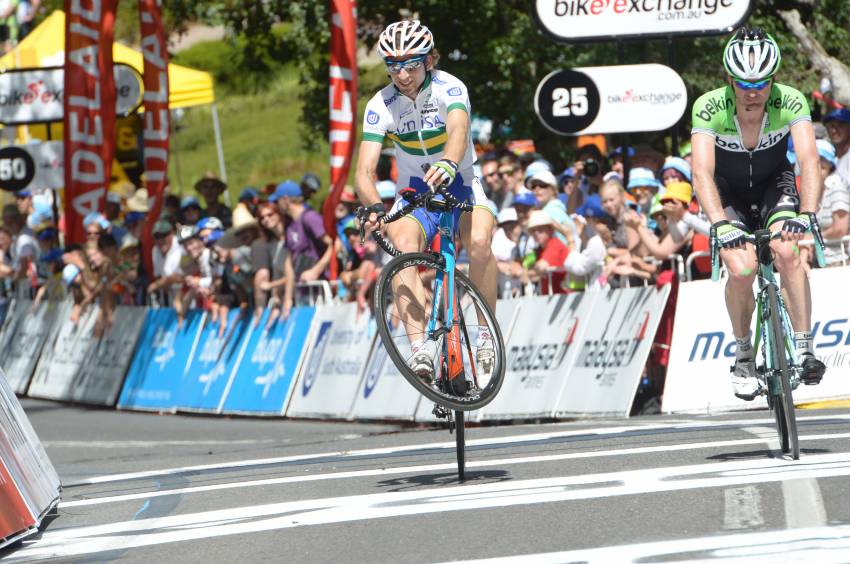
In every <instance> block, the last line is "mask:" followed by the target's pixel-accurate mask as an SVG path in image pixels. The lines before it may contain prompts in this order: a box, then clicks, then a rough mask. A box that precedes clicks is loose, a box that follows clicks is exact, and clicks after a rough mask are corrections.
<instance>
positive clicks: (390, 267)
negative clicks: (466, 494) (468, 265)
mask: <svg viewBox="0 0 850 564" xmlns="http://www.w3.org/2000/svg"><path fill="white" fill-rule="evenodd" d="M405 268H417V269H418V268H424V269H430V270H433V271H434V272H444V270H443V267H442V266H441V265H440V263H439V262H438V261H437V256H436V255H433V254H429V253H404V254H402V255H399V256H397V257H395V258H393V259H392V260H391V261H390V262H389V263H387V265H386V266H384V268H383V270H382V271H381V275H380V276H379V277H378V282H377V284H376V287H375V296H374V306H375V321H376V323H377V326H378V334H379V335H380V336H381V341H382V342H383V344H384V347H385V348H386V350H387V353H388V354H389V356H390V358H391V359H392V361H393V364H395V366H396V368H397V369H398V371H399V372H401V375H402V376H404V378H405V379H406V380H407V381H408V382H409V383H410V384H411V385H412V386H413V387H414V388H415V389H416V390H417V391H418V392H419V393H421V394H422V395H424V396H425V397H427V398H428V399H430V400H431V401H433V402H436V403H438V404H440V405H443V406H445V407H447V408H449V409H454V410H457V411H472V410H475V409H480V408H482V407H484V406H485V405H487V404H488V403H490V402H491V401H493V398H495V397H496V394H498V393H499V390H500V389H501V387H502V383H503V382H504V377H505V364H506V361H505V343H504V340H503V338H502V332H501V330H500V329H499V325H498V323H496V316H495V314H494V313H493V311H492V309H491V308H490V306H489V305H488V304H487V302H486V301H485V300H484V298H483V296H482V295H481V293H480V292H479V291H478V289H477V288H476V287H475V286H474V285H473V284H472V282H471V281H470V280H469V278H468V277H467V276H466V275H465V274H464V273H463V272H460V271H459V270H455V286H460V287H461V288H462V289H463V292H464V295H465V296H469V297H471V298H472V300H473V301H474V305H475V306H476V307H478V308H479V310H480V312H481V313H482V314H483V316H484V318H485V320H486V324H487V326H488V327H489V329H490V334H491V336H492V338H493V349H494V353H495V358H494V366H493V370H492V374H491V376H490V379H489V381H488V382H487V384H486V385H485V386H484V387H483V388H481V389H478V390H475V391H474V392H473V393H472V394H470V395H466V396H457V395H454V394H450V393H447V392H444V391H441V390H439V389H437V387H435V386H429V385H427V384H425V383H424V382H422V380H420V379H419V377H418V376H417V375H416V374H415V373H414V372H413V371H412V370H411V369H410V367H409V366H408V365H407V361H406V359H405V358H404V356H403V355H402V353H401V351H399V349H398V346H397V345H396V342H395V340H394V339H393V335H392V331H393V328H392V327H391V326H390V325H389V324H388V323H387V316H388V313H389V310H388V308H389V307H390V304H391V303H392V301H393V300H392V299H391V298H392V297H393V290H392V280H393V278H394V277H395V276H396V274H398V273H399V272H400V271H402V270H403V269H405ZM456 292H457V290H456ZM456 295H457V294H456ZM470 361H471V360H470Z"/></svg>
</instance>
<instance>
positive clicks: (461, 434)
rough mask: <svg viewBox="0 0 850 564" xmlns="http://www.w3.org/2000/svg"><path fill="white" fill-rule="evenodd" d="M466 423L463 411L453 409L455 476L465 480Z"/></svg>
mask: <svg viewBox="0 0 850 564" xmlns="http://www.w3.org/2000/svg"><path fill="white" fill-rule="evenodd" d="M465 427H466V425H465V424H464V415H463V411H460V410H455V449H456V451H457V477H458V480H460V481H461V482H463V481H465V480H466V431H465Z"/></svg>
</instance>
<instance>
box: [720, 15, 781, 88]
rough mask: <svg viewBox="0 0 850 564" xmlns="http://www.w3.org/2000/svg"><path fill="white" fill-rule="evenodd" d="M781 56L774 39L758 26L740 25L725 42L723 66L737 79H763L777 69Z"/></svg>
mask: <svg viewBox="0 0 850 564" xmlns="http://www.w3.org/2000/svg"><path fill="white" fill-rule="evenodd" d="M781 62H782V56H781V55H780V54H779V45H777V44H776V40H774V39H773V37H771V36H770V34H768V33H765V32H764V31H763V30H762V29H761V28H760V27H757V28H754V29H749V28H747V27H742V28H741V29H739V30H738V31H737V32H736V33H735V35H733V36H732V38H731V39H730V40H729V42H728V43H727V44H726V49H725V50H724V52H723V66H725V67H726V72H728V73H729V75H730V76H732V77H733V78H737V79H738V80H749V81H756V80H764V79H767V78H770V77H772V76H773V75H774V74H776V71H778V70H779V64H780V63H781Z"/></svg>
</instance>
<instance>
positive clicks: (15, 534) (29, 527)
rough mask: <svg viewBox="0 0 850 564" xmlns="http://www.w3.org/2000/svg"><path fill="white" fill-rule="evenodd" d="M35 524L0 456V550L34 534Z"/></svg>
mask: <svg viewBox="0 0 850 564" xmlns="http://www.w3.org/2000/svg"><path fill="white" fill-rule="evenodd" d="M36 524H37V521H36V519H35V517H33V515H32V513H30V510H29V508H28V507H27V504H26V502H25V501H24V498H23V497H22V496H21V492H20V490H18V487H17V486H16V485H15V482H14V481H12V475H11V474H10V473H9V469H8V468H6V464H5V463H4V462H3V456H2V455H0V548H3V547H4V546H6V545H7V544H11V543H13V542H15V541H16V540H18V539H19V538H21V537H22V536H25V535H26V534H27V533H30V534H31V533H34V532H35V531H36V529H35V527H36Z"/></svg>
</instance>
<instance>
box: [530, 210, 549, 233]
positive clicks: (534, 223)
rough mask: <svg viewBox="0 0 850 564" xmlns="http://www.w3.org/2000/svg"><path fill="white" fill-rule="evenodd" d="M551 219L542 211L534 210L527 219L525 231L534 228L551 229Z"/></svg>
mask: <svg viewBox="0 0 850 564" xmlns="http://www.w3.org/2000/svg"><path fill="white" fill-rule="evenodd" d="M553 225H554V223H552V218H551V217H549V214H548V213H546V212H545V211H543V210H534V211H533V212H531V215H530V216H529V217H528V225H527V226H526V229H534V228H535V227H552V226H553Z"/></svg>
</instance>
